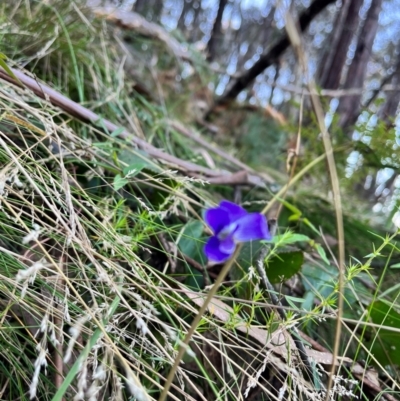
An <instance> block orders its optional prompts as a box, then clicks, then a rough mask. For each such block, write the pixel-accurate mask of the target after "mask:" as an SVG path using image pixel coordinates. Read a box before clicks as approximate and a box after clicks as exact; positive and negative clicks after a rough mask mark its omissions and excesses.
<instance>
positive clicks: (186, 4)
mask: <svg viewBox="0 0 400 401" xmlns="http://www.w3.org/2000/svg"><path fill="white" fill-rule="evenodd" d="M182 3H183V4H182V12H181V16H180V17H179V20H178V28H179V29H180V30H181V31H182V32H183V33H186V32H187V27H186V25H185V19H186V15H187V13H188V12H189V10H190V9H191V8H192V7H193V4H192V1H191V0H182Z"/></svg>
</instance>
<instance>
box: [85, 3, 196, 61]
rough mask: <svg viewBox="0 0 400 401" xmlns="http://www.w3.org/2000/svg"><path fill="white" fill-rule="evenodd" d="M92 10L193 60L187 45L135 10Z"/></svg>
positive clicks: (184, 58) (178, 56)
mask: <svg viewBox="0 0 400 401" xmlns="http://www.w3.org/2000/svg"><path fill="white" fill-rule="evenodd" d="M92 10H93V13H94V15H95V16H96V17H103V18H105V19H106V20H108V21H111V22H114V23H115V24H116V25H118V26H120V27H121V28H124V29H129V30H133V31H136V32H139V33H140V34H142V35H143V36H147V37H150V38H156V39H158V40H159V41H161V42H163V43H165V45H166V46H167V47H168V49H170V50H171V51H172V53H173V54H174V56H175V57H177V58H180V59H182V60H186V61H191V59H190V55H189V52H188V49H187V48H186V47H184V46H182V45H181V44H180V43H179V42H178V41H177V40H176V39H174V38H173V37H172V36H171V35H170V34H169V33H168V32H167V31H166V30H165V29H164V28H163V27H161V26H160V25H158V24H155V23H154V22H149V21H147V20H146V18H144V17H143V16H141V15H140V14H138V13H135V12H133V11H126V10H121V9H118V8H115V7H112V6H109V7H93V8H92Z"/></svg>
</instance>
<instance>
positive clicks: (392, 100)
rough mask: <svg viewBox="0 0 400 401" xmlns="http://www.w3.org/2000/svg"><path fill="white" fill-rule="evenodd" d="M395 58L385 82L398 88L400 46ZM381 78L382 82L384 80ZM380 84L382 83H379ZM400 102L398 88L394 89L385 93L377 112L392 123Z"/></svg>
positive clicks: (399, 79) (387, 121)
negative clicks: (384, 100)
mask: <svg viewBox="0 0 400 401" xmlns="http://www.w3.org/2000/svg"><path fill="white" fill-rule="evenodd" d="M397 47H398V49H397V52H398V54H397V60H396V65H395V67H394V70H393V72H392V73H391V74H390V75H388V77H387V82H385V83H389V82H390V84H391V86H392V87H393V88H398V87H399V85H400V48H399V45H398V46H397ZM384 81H385V80H383V81H382V82H384ZM381 86H382V85H381ZM399 102H400V90H398V89H394V90H392V91H390V92H388V93H387V94H386V102H385V104H384V105H383V107H382V109H381V110H380V112H379V116H380V118H382V119H383V120H384V121H385V122H386V123H387V124H392V122H393V121H392V120H393V118H394V117H395V116H396V113H397V109H398V106H399Z"/></svg>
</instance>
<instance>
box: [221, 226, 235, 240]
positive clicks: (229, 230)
mask: <svg viewBox="0 0 400 401" xmlns="http://www.w3.org/2000/svg"><path fill="white" fill-rule="evenodd" d="M236 229H237V224H236V223H231V224H229V225H227V226H225V227H224V228H223V229H222V230H221V231H220V232H219V234H218V235H217V237H218V239H219V240H220V241H223V240H224V239H225V238H227V237H230V236H231V235H233V233H234V232H235V231H236Z"/></svg>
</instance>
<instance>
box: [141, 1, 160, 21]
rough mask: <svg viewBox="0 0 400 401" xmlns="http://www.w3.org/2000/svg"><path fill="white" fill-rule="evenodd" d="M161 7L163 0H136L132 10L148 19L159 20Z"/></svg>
mask: <svg viewBox="0 0 400 401" xmlns="http://www.w3.org/2000/svg"><path fill="white" fill-rule="evenodd" d="M163 7H164V1H163V0H136V3H135V4H134V6H133V10H134V11H135V12H137V13H138V14H141V15H143V17H145V18H146V19H147V20H149V21H153V22H159V20H160V16H161V13H162V9H163Z"/></svg>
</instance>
